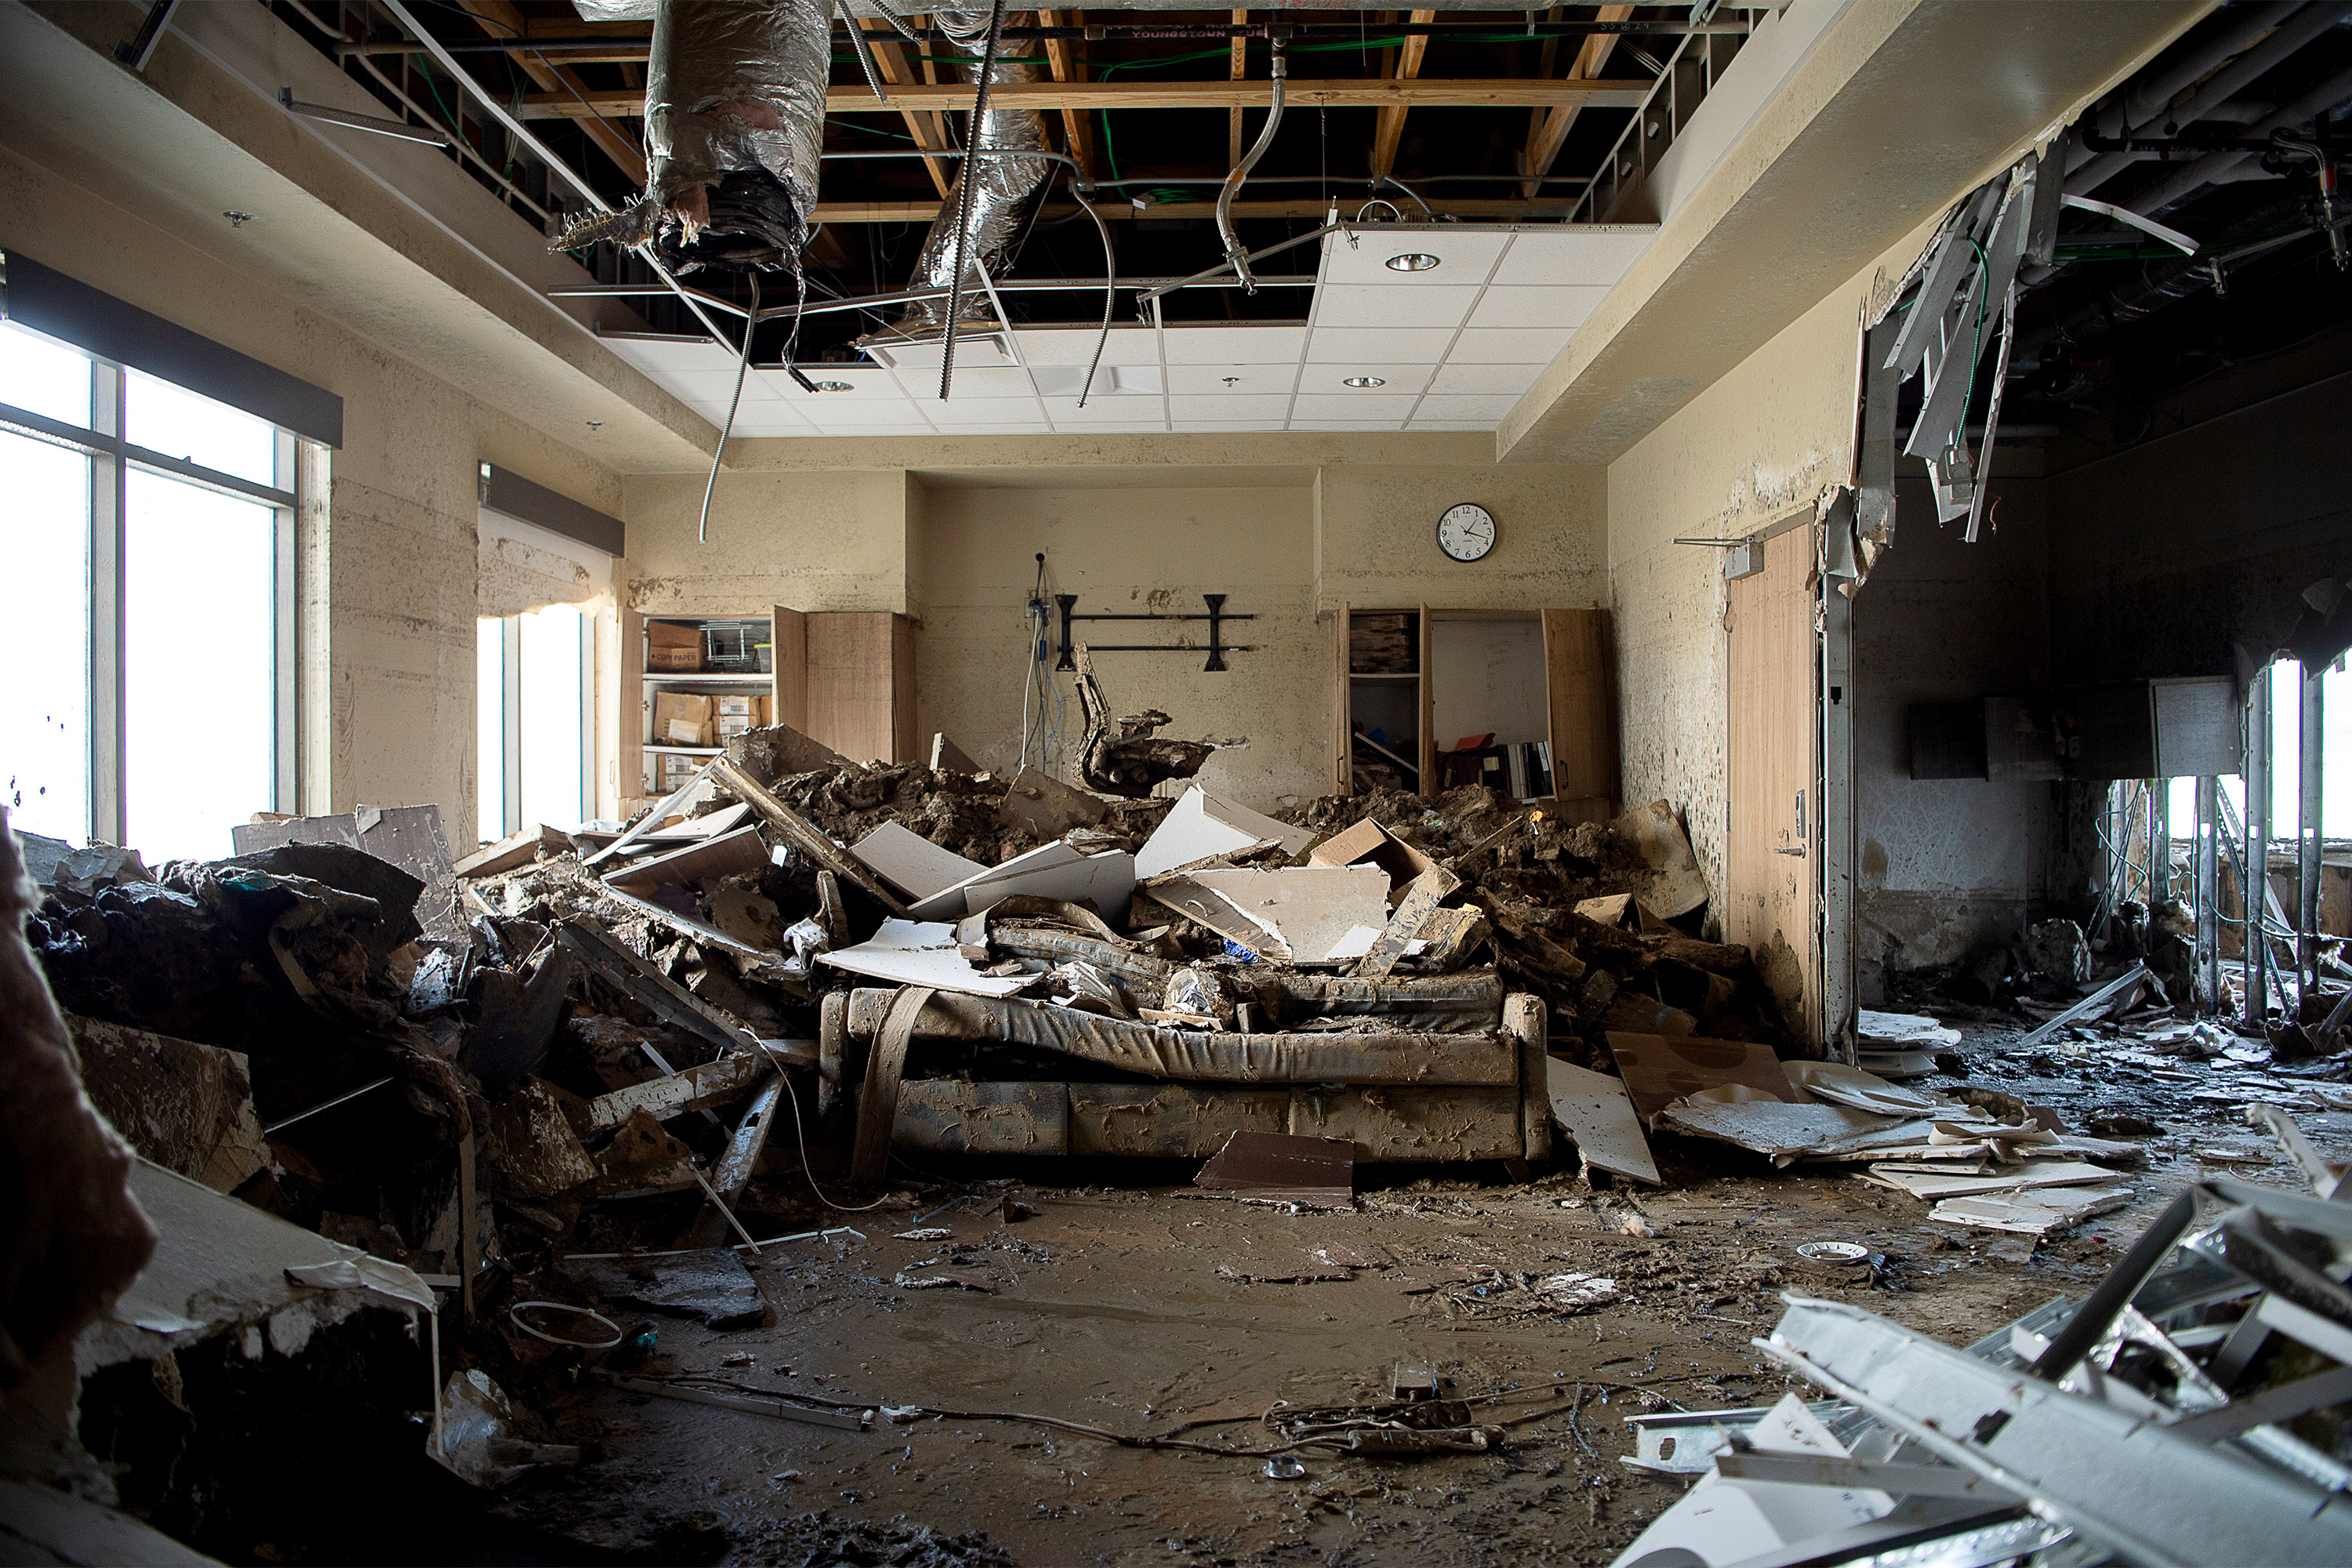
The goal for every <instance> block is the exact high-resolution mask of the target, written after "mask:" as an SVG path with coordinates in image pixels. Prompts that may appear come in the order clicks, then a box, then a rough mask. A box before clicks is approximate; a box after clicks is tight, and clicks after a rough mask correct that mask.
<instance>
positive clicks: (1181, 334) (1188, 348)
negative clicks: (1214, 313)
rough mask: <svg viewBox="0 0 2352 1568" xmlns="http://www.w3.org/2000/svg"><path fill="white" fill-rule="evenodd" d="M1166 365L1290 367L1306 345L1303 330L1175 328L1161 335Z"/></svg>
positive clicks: (1270, 326) (1270, 327)
mask: <svg viewBox="0 0 2352 1568" xmlns="http://www.w3.org/2000/svg"><path fill="white" fill-rule="evenodd" d="M1163 337H1164V341H1165V342H1167V345H1168V363H1170V364H1171V365H1179V364H1293V363H1297V359H1298V350H1299V346H1300V345H1301V344H1303V343H1304V342H1306V341H1307V329H1306V328H1304V327H1289V326H1272V325H1269V326H1264V327H1225V326H1216V327H1176V326H1171V327H1170V328H1169V329H1168V331H1166V333H1164V334H1163Z"/></svg>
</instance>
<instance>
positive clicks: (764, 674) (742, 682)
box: [645, 669, 776, 686]
mask: <svg viewBox="0 0 2352 1568" xmlns="http://www.w3.org/2000/svg"><path fill="white" fill-rule="evenodd" d="M645 680H646V685H647V686H679V685H688V686H702V685H710V686H773V685H774V684H775V683H776V678H775V677H774V676H773V675H772V674H771V673H769V672H768V671H766V670H751V671H744V670H735V669H725V670H719V669H713V670H705V671H701V672H699V673H697V674H693V675H686V674H681V673H679V672H678V671H677V670H658V669H649V670H647V671H646V676H645Z"/></svg>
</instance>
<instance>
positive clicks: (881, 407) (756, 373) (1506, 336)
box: [605, 224, 1657, 437]
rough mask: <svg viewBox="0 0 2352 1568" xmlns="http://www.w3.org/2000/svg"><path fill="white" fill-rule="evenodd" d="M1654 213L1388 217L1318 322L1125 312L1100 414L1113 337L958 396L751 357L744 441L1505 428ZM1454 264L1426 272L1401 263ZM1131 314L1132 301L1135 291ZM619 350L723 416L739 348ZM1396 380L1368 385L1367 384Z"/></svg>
mask: <svg viewBox="0 0 2352 1568" xmlns="http://www.w3.org/2000/svg"><path fill="white" fill-rule="evenodd" d="M1656 232H1657V230H1656V226H1654V225H1646V224H1644V225H1595V224H1578V225H1565V224H1555V225H1547V226H1519V227H1490V226H1472V225H1468V224H1426V225H1423V224H1375V225H1370V226H1364V227H1360V228H1353V229H1349V230H1343V231H1340V232H1338V233H1334V234H1330V235H1327V236H1326V237H1324V239H1323V241H1322V254H1321V257H1320V259H1319V264H1318V269H1317V274H1316V284H1315V288H1314V289H1313V291H1312V295H1311V302H1310V304H1309V308H1308V312H1307V321H1306V324H1304V325H1297V324H1284V323H1279V322H1268V323H1265V324H1255V323H1232V324H1225V323H1214V324H1210V323H1202V324H1193V323H1185V324H1179V325H1171V326H1168V327H1165V328H1162V329H1158V330H1154V329H1152V328H1149V327H1140V326H1136V325H1131V324H1126V325H1122V324H1114V326H1113V327H1112V330H1111V333H1110V341H1109V342H1108V346H1106V348H1105V349H1104V351H1103V359H1102V366H1101V368H1100V370H1098V371H1097V373H1096V376H1095V384H1094V391H1093V393H1092V395H1090V396H1089V397H1088V398H1087V403H1086V405H1085V406H1084V407H1080V406H1079V405H1078V398H1077V395H1076V388H1077V385H1078V383H1079V382H1080V381H1081V380H1082V379H1083V378H1084V376H1085V374H1086V367H1087V361H1088V360H1089V359H1091V358H1092V357H1093V354H1094V352H1095V343H1096V340H1097V336H1098V329H1097V328H1087V327H1076V326H1068V327H1063V326H1056V327H1024V328H1021V329H1019V330H1018V331H1013V332H1011V333H1008V334H1004V336H1005V338H1006V340H1007V344H1008V349H1009V353H1002V354H1000V353H992V345H990V344H989V343H988V342H986V341H985V340H980V341H976V342H969V343H967V342H965V341H961V340H960V341H959V343H958V353H957V365H956V372H955V378H954V384H953V387H952V393H951V395H950V398H949V400H948V401H947V402H945V403H941V402H940V398H939V381H940V376H939V369H938V362H937V358H936V356H935V355H934V356H932V358H931V359H930V362H929V363H927V364H919V363H902V364H901V365H899V366H898V367H897V368H893V367H891V366H888V365H884V364H875V363H862V364H830V363H828V364H810V365H805V366H803V371H804V373H805V374H808V375H809V376H810V377H811V378H812V379H814V380H818V381H826V382H837V383H845V384H847V386H848V388H849V390H847V391H844V392H827V393H818V394H811V393H807V392H804V391H803V390H802V389H801V388H800V387H799V386H798V385H796V384H794V383H793V380H792V378H791V377H790V376H789V375H787V374H785V373H784V372H783V371H782V370H779V369H766V370H762V369H760V368H758V367H754V368H753V369H751V371H750V372H749V373H748V374H746V375H745V376H744V380H743V398H742V405H741V406H740V408H739V409H738V410H737V412H736V415H735V433H736V435H738V436H741V437H785V436H924V435H956V436H994V435H1005V436H1013V435H1021V436H1031V435H1052V434H1058V433H1064V432H1076V431H1095V432H1103V433H1111V432H1130V431H1204V432H1205V431H1226V432H1233V431H1281V430H1492V429H1494V428H1495V427H1496V426H1497V425H1498V424H1500V423H1501V422H1502V419H1503V416H1505V415H1507V413H1509V412H1510V409H1511V407H1512V405H1514V404H1516V403H1517V401H1518V399H1519V396H1520V395H1521V394H1523V393H1525V392H1526V391H1527V389H1528V387H1529V386H1530V385H1532V384H1534V382H1535V379H1536V377H1537V375H1538V374H1540V373H1541V372H1542V370H1543V368H1544V366H1545V365H1547V364H1549V363H1551V360H1552V358H1553V357H1554V356H1555V355H1556V354H1558V353H1559V351H1560V350H1561V349H1562V348H1564V347H1566V346H1567V344H1568V342H1569V340H1570V338H1571V337H1572V336H1573V335H1574V334H1575V331H1576V329H1577V328H1578V327H1580V326H1581V325H1582V324H1583V322H1584V321H1585V320H1586V319H1587V318H1588V317H1590V316H1591V313H1592V311H1593V309H1594V308H1595V307H1596V306H1597V305H1599V303H1600V302H1601V298H1602V297H1603V296H1604V295H1606V294H1607V293H1608V292H1609V289H1610V288H1611V286H1612V285H1613V284H1614V283H1615V282H1616V281H1617V279H1618V278H1619V277H1620V276H1621V275H1622V273H1623V272H1624V270H1625V268H1627V267H1629V266H1631V265H1632V264H1633V260H1634V258H1636V257H1638V256H1639V255H1640V254H1641V253H1642V250H1643V247H1646V246H1647V245H1648V244H1649V242H1650V238H1651V237H1652V236H1653V235H1654V234H1655V233H1656ZM1408 253H1420V254H1424V255H1431V256H1435V257H1436V258H1438V265H1437V266H1435V267H1434V268H1430V269H1428V270H1426V271H1421V272H1399V271H1395V270H1392V269H1391V268H1390V267H1389V266H1388V262H1389V260H1390V258H1392V257H1395V256H1400V255H1405V254H1408ZM1121 308H1122V310H1127V309H1128V308H1129V307H1128V306H1127V303H1126V300H1125V299H1124V298H1123V299H1122V300H1121ZM605 341H606V342H608V343H609V344H610V345H611V347H612V348H613V350H614V352H615V353H619V354H621V355H622V356H623V357H624V358H625V359H627V360H629V361H630V362H631V363H634V364H635V365H636V366H637V367H638V368H639V369H641V370H643V371H644V372H645V373H646V374H647V375H649V376H651V377H652V378H653V379H654V380H656V381H657V382H659V383H660V384H662V385H663V386H665V387H667V389H668V390H669V391H670V392H672V393H673V394H675V395H677V397H678V398H679V399H680V400H681V401H682V402H684V403H686V404H687V405H688V406H690V407H692V408H694V409H695V410H696V411H697V412H698V413H700V414H702V415H704V416H706V417H708V418H709V419H710V421H711V422H712V423H713V424H718V423H720V422H722V421H724V420H725V418H726V417H727V402H728V397H729V395H730V393H731V392H732V391H733V389H734V384H735V375H736V363H735V355H734V353H732V352H731V351H730V350H729V349H727V348H725V347H723V346H721V345H719V344H717V343H709V342H655V341H648V340H645V339H633V338H624V337H613V338H608V339H606V340H605ZM1351 377H1352V378H1357V379H1360V380H1367V379H1368V380H1374V381H1378V382H1379V383H1381V384H1380V385H1378V386H1357V387H1350V386H1349V385H1347V384H1346V383H1347V381H1348V380H1349V378H1351Z"/></svg>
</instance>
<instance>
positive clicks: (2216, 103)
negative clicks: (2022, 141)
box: [2066, 0, 2352, 196]
mask: <svg viewBox="0 0 2352 1568" xmlns="http://www.w3.org/2000/svg"><path fill="white" fill-rule="evenodd" d="M2248 9H2249V12H2250V13H2252V14H2250V15H2249V16H2248V17H2247V18H2246V20H2245V21H2244V22H2243V23H2242V24H2241V25H2239V26H2233V27H2231V29H2230V31H2229V32H2228V33H2227V34H2226V35H2224V37H2222V38H2221V39H2217V40H2215V42H2216V44H2217V46H2220V45H2222V44H2225V43H2226V44H2228V45H2230V46H2231V47H2216V48H2215V49H2214V50H2212V51H2210V52H2209V53H2203V54H2200V56H2199V57H2198V58H2199V59H2200V61H2201V62H2202V64H2201V65H2200V68H2199V69H2197V70H2196V71H2195V72H2194V73H2192V74H2189V75H2188V76H2186V78H2185V79H2183V78H2182V73H2181V72H2179V71H2169V72H2167V73H2166V74H2165V76H2163V77H2161V78H2158V79H2156V80H2154V81H2151V82H2150V83H2148V85H2147V89H2146V90H2145V92H2144V93H2143V92H2141V91H2137V90H2136V91H2134V92H2132V93H2131V94H2130V95H2128V97H2127V98H2126V101H2125V109H2124V120H2125V123H2126V133H2127V134H2137V133H2138V132H2142V131H2145V130H2147V128H2148V127H2150V126H2152V125H2156V124H2159V123H2161V122H2163V121H2166V120H2167V118H2168V117H2169V116H2173V115H2176V114H2177V115H2178V117H2179V123H2182V124H2187V123H2188V122H2189V121H2192V120H2210V119H2217V118H2220V117H2221V110H2222V109H2223V106H2225V105H2226V104H2228V102H2229V101H2230V100H2231V98H2233V97H2235V96H2236V95H2237V94H2238V93H2239V92H2241V91H2242V90H2244V89H2245V88H2246V86H2247V84H2249V83H2250V82H2252V81H2254V80H2255V79H2258V78H2260V77H2261V76H2263V74H2264V73H2266V72H2268V71H2269V70H2271V69H2272V68H2273V67H2275V66H2277V65H2279V64H2280V63H2281V62H2282V61H2284V60H2285V59H2286V58H2287V57H2288V56H2290V55H2292V54H2294V52H2295V51H2296V50H2297V49H2300V48H2302V47H2304V46H2305V44H2308V43H2310V42H2311V41H2312V40H2313V39H2315V38H2316V37H2319V36H2320V35H2321V34H2323V33H2325V32H2326V31H2327V29H2328V28H2330V27H2333V26H2336V23H2338V22H2340V21H2342V20H2343V19H2344V18H2345V17H2346V16H2352V4H2345V3H2344V0H2321V4H2318V5H2306V6H2305V7H2303V9H2302V10H2301V12H2300V13H2299V14H2296V15H2294V16H2284V13H2285V12H2289V11H2293V10H2294V7H2293V6H2277V5H2260V6H2252V7H2249V8H2248ZM2267 26H2274V27H2275V29H2276V30H2275V31H2273V32H2272V33H2271V34H2270V36H2269V37H2262V33H2263V29H2264V28H2265V27H2267ZM2249 35H2251V36H2249ZM2233 54H2234V55H2236V56H2237V58H2235V59H2231V60H2229V63H2228V64H2227V65H2222V66H2221V69H2219V70H2217V71H2214V72H2213V75H2212V77H2211V78H2210V79H2209V80H2207V81H2206V82H2205V83H2204V84H2203V85H2202V86H2200V87H2199V88H2198V89H2197V90H2196V91H2195V92H2194V93H2192V94H2191V95H2190V96H2189V99H2188V100H2186V101H2185V102H2183V103H2181V104H2179V105H2178V106H2174V105H2173V102H2172V100H2173V99H2174V98H2175V97H2176V96H2177V95H2178V94H2179V92H2180V90H2181V89H2183V88H2185V87H2187V86H2189V84H2190V83H2191V82H2194V81H2195V80H2196V79H2197V78H2198V77H2199V76H2201V75H2203V74H2204V72H2205V71H2206V70H2210V69H2211V68H2212V67H2213V66H2215V65H2217V64H2220V63H2221V61H2222V60H2224V59H2228V58H2229V57H2230V56H2231V55H2233ZM2132 161H2133V159H2132V155H2131V154H2130V153H2100V154H2098V155H2097V156H2096V157H2094V158H2092V159H2091V160H2090V161H2089V162H2087V163H2084V164H2083V165H2082V166H2081V167H2080V168H2078V169H2074V170H2073V171H2071V172H2070V173H2069V174H2067V176H2066V189H2067V190H2068V191H2069V192H2070V193H2072V194H2073V195H2078V196H2079V195H2088V194H2089V193H2090V192H2091V191H2093V190H2095V189H2096V188H2098V187H2099V186H2100V185H2103V184H2105V183H2106V182H2107V181H2108V180H2110V179H2112V178H2114V177H2115V176H2116V174H2118V173H2120V172H2121V171H2122V170H2123V168H2124V166H2125V164H2126V163H2130V162H2132Z"/></svg>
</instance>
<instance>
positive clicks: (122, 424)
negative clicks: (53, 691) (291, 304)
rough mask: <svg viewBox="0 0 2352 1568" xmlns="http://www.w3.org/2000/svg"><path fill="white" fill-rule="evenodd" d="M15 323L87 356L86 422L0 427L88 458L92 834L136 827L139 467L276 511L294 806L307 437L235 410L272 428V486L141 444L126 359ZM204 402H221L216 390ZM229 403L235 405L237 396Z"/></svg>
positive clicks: (276, 784)
mask: <svg viewBox="0 0 2352 1568" xmlns="http://www.w3.org/2000/svg"><path fill="white" fill-rule="evenodd" d="M7 324H8V325H10V326H12V327H14V328H16V330H17V331H22V332H25V333H26V334H28V335H30V336H34V337H37V338H39V339H41V340H42V341H44V342H50V343H55V344H57V345H58V347H60V348H64V349H67V350H69V351H71V352H72V353H77V354H79V355H80V356H82V357H83V358H84V359H86V360H88V361H89V366H90V406H89V416H88V423H87V424H84V425H75V424H72V423H70V422H68V421H66V420H61V419H55V418H51V417H50V416H47V415H44V414H37V413H35V412H34V411H33V410H31V409H29V408H19V407H17V406H16V405H13V404H6V403H0V431H5V433H7V434H9V435H13V436H21V437H27V438H29V439H32V440H36V441H41V442H45V443H47V444H48V445H50V446H55V447H66V448H67V449H68V450H71V451H76V452H79V453H80V454H81V455H82V456H83V457H84V458H86V459H88V460H89V518H88V520H87V523H88V527H89V605H90V615H89V628H88V629H89V677H88V681H89V684H88V689H86V690H85V691H84V693H83V697H84V700H85V701H86V703H87V705H88V712H89V820H88V821H87V822H86V823H85V824H84V831H85V833H86V834H87V836H88V837H89V838H90V839H93V840H99V841H103V842H106V843H110V844H121V843H123V842H124V840H125V837H126V835H127V832H128V827H129V805H130V803H129V799H128V795H127V789H126V774H125V771H124V769H125V763H126V760H127V757H128V749H129V740H130V737H129V734H128V732H127V729H126V719H125V713H124V703H123V679H124V665H125V663H126V658H127V651H128V650H127V644H126V640H125V634H126V631H127V626H126V624H125V602H126V598H127V595H128V578H127V576H126V574H125V573H124V570H123V568H124V565H125V556H126V553H127V543H128V540H129V535H130V488H131V487H130V483H129V479H130V474H131V470H132V469H133V468H137V469H141V470H143V471H146V472H149V473H152V474H156V475H159V476H161V477H163V478H165V479H173V480H176V481H179V482H181V483H184V484H191V485H194V486H197V487H199V488H202V489H212V490H216V491H219V492H221V493H223V494H226V495H229V496H233V497H235V498H236V499H237V500H249V501H259V502H261V503H263V504H264V505H266V506H268V508H269V510H270V544H271V550H270V553H271V560H272V571H271V582H270V595H269V596H270V634H271V635H270V649H271V658H270V672H269V679H270V710H271V714H272V723H271V727H270V729H271V744H270V753H271V754H270V769H269V776H270V782H271V798H270V800H269V802H268V805H267V806H266V807H265V808H264V809H266V810H269V811H286V810H289V809H291V808H292V803H294V802H296V801H297V800H298V799H299V789H300V764H301V748H300V734H299V725H298V722H297V713H298V709H297V705H296V699H295V689H296V677H297V664H298V660H299V648H300V629H301V628H300V625H299V590H298V582H297V578H298V573H299V559H298V556H299V552H298V550H297V537H298V536H297V532H296V520H297V514H298V513H299V510H300V494H299V488H300V461H299V459H300V453H299V449H298V447H297V442H298V440H299V437H296V436H295V435H294V434H293V433H292V432H291V431H289V430H288V429H286V428H285V427H284V426H280V425H278V424H276V423H274V422H273V421H270V420H268V419H266V418H264V417H263V416H260V415H257V414H254V413H252V412H251V411H250V410H247V409H242V408H237V409H236V412H238V413H240V414H243V415H245V416H247V417H248V418H254V419H261V420H262V422H263V423H264V424H268V425H269V426H270V429H271V431H272V432H273V434H274V461H273V463H272V465H271V466H272V469H273V474H272V477H273V479H275V480H276V483H274V484H267V485H265V484H258V483H256V482H255V481H253V480H251V479H244V478H242V477H240V476H238V475H236V474H228V473H223V472H221V471H220V470H219V469H216V468H206V467H205V466H204V465H203V464H201V463H194V462H190V461H188V460H187V459H185V458H173V457H170V456H167V455H166V454H164V453H162V452H157V451H152V450H151V449H149V448H147V447H141V446H138V445H136V444H134V443H132V442H131V441H130V440H128V439H127V438H125V437H124V435H123V432H124V431H125V430H126V429H127V428H128V427H129V414H130V374H129V370H128V368H127V367H125V366H124V365H123V364H121V363H119V362H117V361H114V360H110V359H108V358H106V357H105V356H104V355H102V354H99V353H93V352H91V351H90V350H89V349H87V348H84V347H83V346H82V345H81V344H79V343H76V342H70V341H68V340H67V339H64V338H59V337H56V336H54V335H52V334H50V333H47V332H44V331H39V330H38V329H37V328H34V327H28V326H26V324H25V323H24V322H22V321H9V322H8V323H7ZM146 374H153V373H152V372H149V373H146ZM156 379H157V380H159V381H164V382H166V383H167V384H170V385H173V386H179V387H180V389H181V390H182V391H185V392H190V393H192V394H193V395H196V396H205V394H203V393H197V392H194V389H193V388H189V387H184V386H180V384H179V383H177V382H172V381H170V380H169V378H168V377H163V376H158V377H156ZM208 400H209V401H212V402H215V403H218V402H220V400H219V399H217V398H210V399H208ZM222 406H224V407H228V408H236V405H234V404H222Z"/></svg>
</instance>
